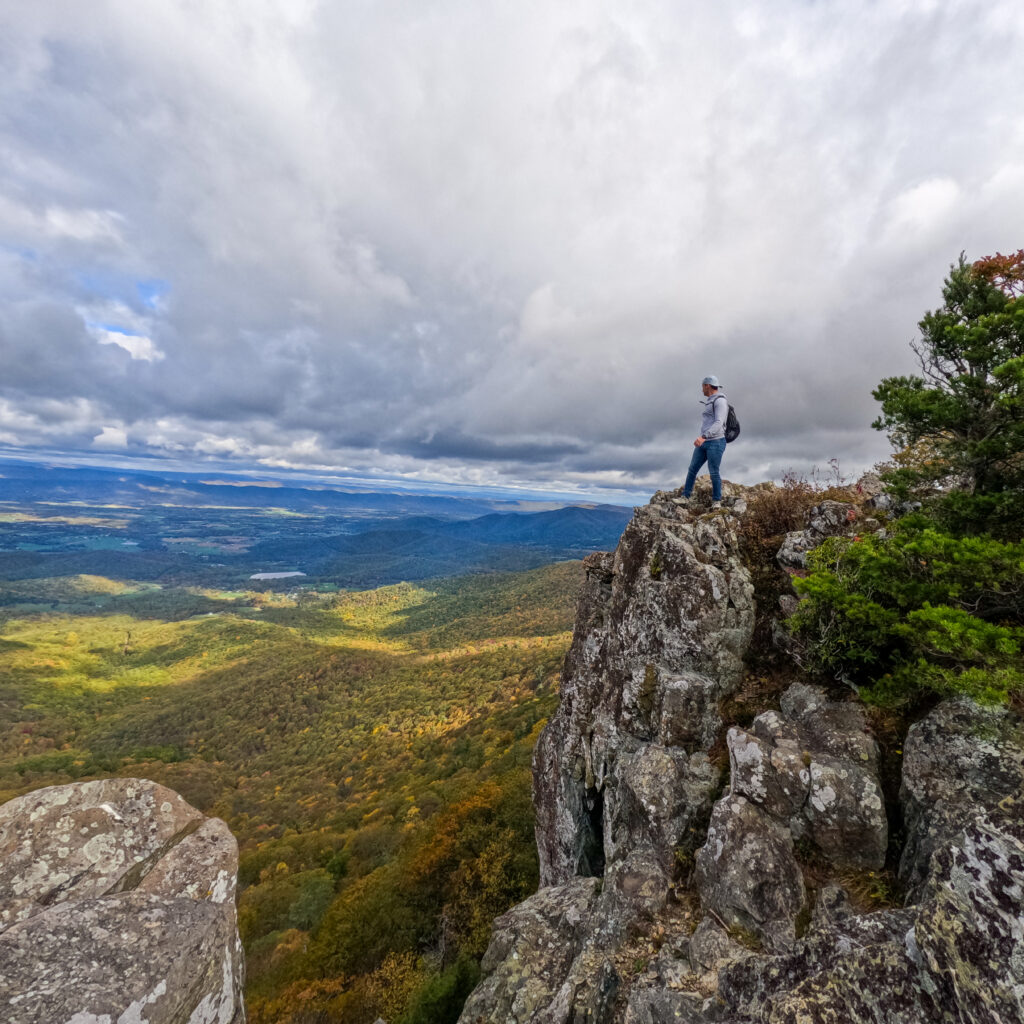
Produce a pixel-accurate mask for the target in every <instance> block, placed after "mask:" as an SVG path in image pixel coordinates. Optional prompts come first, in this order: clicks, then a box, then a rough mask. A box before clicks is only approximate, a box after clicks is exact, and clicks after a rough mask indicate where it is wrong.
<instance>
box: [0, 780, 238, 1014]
mask: <svg viewBox="0 0 1024 1024" xmlns="http://www.w3.org/2000/svg"><path fill="white" fill-rule="evenodd" d="M237 870H238V848H237V845H236V843H235V840H234V837H233V836H232V835H231V833H230V831H229V830H228V828H227V826H226V825H225V824H224V822H222V821H221V820H220V819H218V818H206V817H204V816H203V815H202V814H201V813H200V812H199V811H197V810H196V809H195V808H194V807H192V806H190V805H189V804H187V803H186V802H185V801H184V800H183V799H182V798H181V797H180V796H179V795H178V794H177V793H174V792H172V791H171V790H169V789H166V788H164V787H163V786H159V785H157V784H156V783H153V782H148V781H146V780H144V779H106V780H103V781H98V782H82V783H76V784H74V785H70V786H55V787H52V788H50V789H41V790H37V791H36V792H34V793H30V794H28V795H27V796H23V797H19V798H17V799H15V800H11V801H10V802H8V803H6V804H4V805H3V806H2V807H0V1019H2V1020H3V1021H5V1022H6V1024H41V1022H46V1024H186V1022H187V1024H244V1021H245V1009H244V1005H243V999H242V983H243V959H242V949H241V944H240V942H239V939H238V930H237V927H236V920H235V902H234V896H235V883H236V877H237Z"/></svg>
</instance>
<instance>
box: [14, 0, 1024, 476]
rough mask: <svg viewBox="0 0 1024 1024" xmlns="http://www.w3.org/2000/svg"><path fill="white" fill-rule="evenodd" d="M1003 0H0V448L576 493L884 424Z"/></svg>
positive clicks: (961, 225) (1002, 216)
mask: <svg viewBox="0 0 1024 1024" xmlns="http://www.w3.org/2000/svg"><path fill="white" fill-rule="evenodd" d="M1022 95H1024V19H1022V18H1021V17H1020V5H1019V0H986V2H973V0H970V2H967V0H965V2H957V0H934V2H931V0H877V2H867V0H857V2H854V0H800V2H797V0H778V2H774V3H770V4H769V3H764V2H763V0H724V2H717V0H716V2H711V0H706V2H703V3H697V2H695V0H689V2H682V3H680V2H678V0H661V2H656V0H632V2H619V3H607V2H600V0H585V2H576V0H559V2H557V3H552V2H551V0H508V2H504V0H480V2H467V0H460V2H453V0H448V2H445V0H406V2H405V3H396V2H394V0H322V2H316V0H246V2H245V3H242V4H239V3H232V2H228V0H93V2H91V3H88V4H85V3H79V2H76V0H33V2H32V3H13V2H11V3H5V4H2V5H0V446H5V447H7V448H8V449H12V448H17V449H26V448H27V449H36V448H38V449H43V448H45V449H47V450H51V451H52V450H61V451H67V452H89V453H92V454H93V455H97V454H106V455H109V456H110V457H111V458H114V457H121V456H123V455H125V454H129V455H130V454H136V455H154V454H155V455H167V456H172V457H174V458H176V459H179V460H181V459H184V460H191V461H201V460H203V459H214V460H219V461H220V462H222V463H223V462H225V461H228V462H230V461H232V460H237V462H238V464H239V466H240V467H243V466H263V467H268V468H284V467H295V468H301V469H304V470H314V469H329V470H337V471H340V472H346V473H351V474H356V475H359V474H367V475H370V476H373V475H382V476H390V477H402V478H405V479H407V480H417V479H418V480H424V481H427V480H431V481H451V482H457V483H463V484H465V483H480V484H492V485H493V484H500V485H511V486H517V485H523V486H530V487H534V488H547V489H551V490H559V491H565V490H580V491H584V492H589V493H603V494H607V495H614V494H617V493H621V492H622V491H630V492H634V493H642V492H645V491H649V490H651V489H653V488H655V487H660V486H671V485H675V483H677V482H678V479H679V477H680V474H681V473H682V471H683V469H684V467H685V465H686V462H687V461H688V458H689V450H690V443H691V441H692V438H693V436H694V435H695V427H696V426H697V424H698V422H699V420H698V415H699V405H698V400H699V388H698V384H699V381H700V378H701V377H702V376H703V375H704V374H705V373H717V374H718V375H719V377H720V378H721V379H722V381H723V384H724V385H725V390H726V391H727V393H728V395H729V397H730V399H731V400H732V401H733V403H734V404H735V405H736V407H737V410H738V412H739V413H740V418H741V420H742V423H743V428H744V433H743V436H742V438H741V439H740V441H738V442H737V443H736V444H735V445H732V446H730V449H729V452H728V454H727V456H726V462H725V464H724V471H725V475H726V476H727V477H729V478H731V479H736V480H743V481H747V482H753V481H755V480H757V479H764V478H769V477H778V476H779V475H780V474H781V473H782V472H783V471H785V470H786V469H788V468H791V467H792V468H794V469H796V470H797V471H801V472H805V471H808V470H809V469H810V467H811V466H813V465H819V466H824V465H825V463H826V462H827V460H829V459H830V458H838V459H839V460H840V465H841V467H842V468H843V470H845V471H847V472H850V473H853V472H855V471H858V470H860V469H862V468H864V467H866V466H868V465H870V464H871V463H873V462H874V461H876V460H877V459H878V458H880V457H882V456H883V455H884V454H885V453H886V452H887V451H888V445H887V442H886V441H885V438H884V437H882V436H881V435H879V434H877V433H876V432H874V431H872V430H871V429H870V426H869V424H870V422H871V420H872V419H873V417H874V415H875V403H874V401H873V400H872V398H871V395H870V391H871V388H872V387H873V386H874V385H875V384H876V383H877V381H878V380H879V379H880V378H881V377H883V376H886V375H889V374H894V373H901V372H906V371H908V370H910V369H911V368H912V366H913V363H912V355H911V353H910V350H909V348H908V343H909V342H910V341H911V340H912V339H913V338H914V336H915V333H916V323H917V321H918V319H920V316H921V315H922V313H923V312H924V311H925V310H926V309H929V308H933V307H934V306H936V305H937V304H938V302H939V288H940V286H941V281H942V278H943V275H944V274H945V272H946V270H947V269H948V266H949V264H950V263H951V262H952V261H953V260H955V258H956V256H957V254H958V253H959V252H960V251H961V250H966V251H967V254H968V257H969V258H977V257H980V256H983V255H986V254H989V253H992V252H995V251H996V250H1002V251H1004V252H1005V251H1007V250H1011V249H1017V248H1019V247H1021V246H1022V245H1024V106H1022V105H1021V102H1020V97H1021V96H1022Z"/></svg>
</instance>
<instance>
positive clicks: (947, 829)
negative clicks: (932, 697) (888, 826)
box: [899, 699, 1024, 893]
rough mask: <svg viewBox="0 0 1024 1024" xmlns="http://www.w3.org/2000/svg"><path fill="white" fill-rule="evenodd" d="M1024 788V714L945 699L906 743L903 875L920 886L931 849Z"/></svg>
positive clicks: (915, 888) (911, 887)
mask: <svg viewBox="0 0 1024 1024" xmlns="http://www.w3.org/2000/svg"><path fill="white" fill-rule="evenodd" d="M1022 791H1024V722H1022V721H1021V719H1020V718H1019V717H1018V716H1016V715H1014V714H1012V713H1010V712H1009V711H1007V710H1006V709H1003V708H983V707H980V706H979V705H977V704H975V703H974V702H973V701H970V700H966V699H963V700H956V701H946V702H944V703H942V704H940V705H939V706H938V707H937V708H935V709H934V710H932V711H931V712H930V713H929V714H928V715H926V716H925V717H924V718H923V719H921V721H919V722H917V723H915V724H914V725H913V726H912V727H911V729H910V732H909V733H908V735H907V739H906V742H905V743H904V744H903V782H902V785H901V787H900V802H901V804H902V806H903V821H904V828H905V831H906V842H905V845H904V848H903V855H902V858H901V860H900V868H899V874H900V879H901V881H902V882H903V883H904V885H906V887H907V888H908V889H909V890H910V891H911V892H912V893H916V892H918V891H920V889H921V886H922V885H923V884H924V881H925V878H926V877H927V874H928V865H929V861H930V859H931V856H932V854H933V853H934V852H935V850H937V849H938V848H940V847H941V846H944V845H945V844H947V843H948V842H949V841H950V840H951V839H952V838H953V837H954V836H956V835H957V834H958V833H959V832H960V831H961V830H962V829H963V828H964V826H965V825H966V824H967V823H968V822H969V821H970V820H971V819H972V818H973V817H974V816H975V815H976V814H977V812H978V811H979V810H980V809H985V808H994V807H996V806H997V805H998V804H999V802H1000V801H1001V800H1004V799H1006V798H1007V797H1013V796H1016V795H1018V794H1020V793H1021V792H1022Z"/></svg>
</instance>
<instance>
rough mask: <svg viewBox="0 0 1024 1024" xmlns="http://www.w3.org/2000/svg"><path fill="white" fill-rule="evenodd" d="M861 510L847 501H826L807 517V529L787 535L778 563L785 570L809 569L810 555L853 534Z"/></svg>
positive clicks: (780, 549)
mask: <svg viewBox="0 0 1024 1024" xmlns="http://www.w3.org/2000/svg"><path fill="white" fill-rule="evenodd" d="M856 516H857V507H856V505H853V504H852V503H850V502H846V501H823V502H822V503H821V504H820V505H815V506H814V508H812V509H811V510H810V512H809V513H808V514H807V520H806V521H807V526H806V527H805V528H804V529H802V530H793V531H791V532H790V533H787V534H786V537H785V540H783V542H782V547H780V548H779V553H778V555H777V556H776V559H777V561H778V563H779V565H780V566H782V568H783V569H790V570H792V569H806V568H807V552H808V551H811V550H812V549H813V548H816V547H818V546H819V545H820V544H821V542H822V541H823V540H825V539H826V538H828V537H837V536H839V535H840V534H844V533H847V532H849V530H850V527H851V523H852V522H853V521H854V519H855V518H856Z"/></svg>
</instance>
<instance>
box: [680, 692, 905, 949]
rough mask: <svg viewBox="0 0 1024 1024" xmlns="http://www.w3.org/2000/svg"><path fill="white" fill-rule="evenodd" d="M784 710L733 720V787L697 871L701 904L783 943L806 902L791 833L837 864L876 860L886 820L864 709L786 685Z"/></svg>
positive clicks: (776, 944)
mask: <svg viewBox="0 0 1024 1024" xmlns="http://www.w3.org/2000/svg"><path fill="white" fill-rule="evenodd" d="M781 705H782V710H781V712H780V711H766V712H764V713H763V714H761V715H759V716H758V717H757V718H756V719H754V722H753V725H752V726H751V731H750V732H747V731H745V730H743V729H738V728H735V727H734V728H731V729H730V730H729V732H728V735H727V738H726V742H727V745H728V749H729V764H730V781H729V792H728V794H726V795H725V796H724V797H723V798H722V799H721V800H720V801H719V802H718V804H716V806H715V810H714V813H713V814H712V817H711V825H710V828H709V829H708V840H707V842H706V843H705V844H704V846H703V847H702V848H701V849H700V850H699V851H698V853H697V871H696V875H695V879H694V884H695V886H696V889H697V892H698V894H699V895H700V900H701V904H702V906H704V907H705V908H706V909H708V910H711V911H713V912H714V913H715V914H716V915H717V916H718V918H719V919H720V920H722V921H724V922H725V923H726V924H728V925H731V926H734V927H737V928H741V929H743V930H745V931H747V932H749V933H751V934H752V935H753V936H755V937H756V938H757V939H758V940H759V941H760V942H761V943H763V944H764V946H765V947H766V948H767V949H770V950H780V949H784V948H786V947H787V946H789V945H791V944H792V942H793V940H794V939H795V937H796V920H797V917H798V916H799V914H800V912H801V910H802V909H803V907H804V901H805V896H806V893H805V890H804V884H803V876H802V872H801V870H800V868H799V866H798V864H797V860H796V857H795V856H794V842H795V841H803V842H804V843H805V844H806V845H808V847H809V849H811V850H813V851H814V852H815V853H816V855H817V856H818V858H819V859H821V860H823V861H824V862H826V863H828V864H829V865H831V866H833V867H835V868H881V867H882V865H883V864H884V862H885V853H886V847H887V844H888V822H887V820H886V816H885V807H884V804H883V800H882V786H881V782H880V780H879V777H878V745H877V743H876V742H875V740H874V738H873V737H872V736H871V734H870V733H869V731H868V729H867V725H866V722H865V720H864V715H863V712H862V711H861V709H860V708H858V707H856V706H855V705H853V704H849V703H840V702H835V701H829V700H828V699H827V698H826V696H825V694H824V693H823V692H822V691H821V690H817V689H815V688H813V687H810V686H805V685H803V684H799V683H798V684H796V685H794V686H791V687H790V688H789V689H788V690H787V691H786V693H785V694H783V696H782V699H781Z"/></svg>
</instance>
